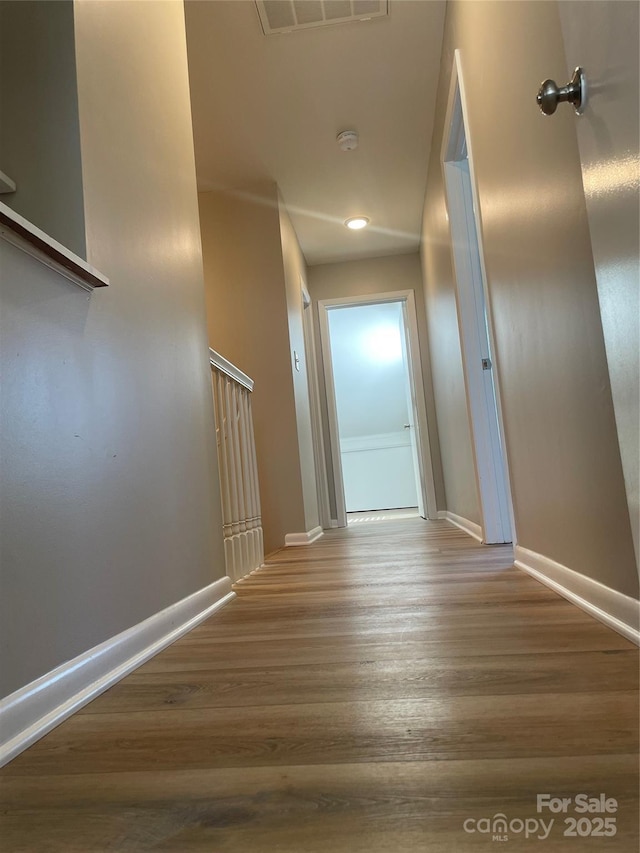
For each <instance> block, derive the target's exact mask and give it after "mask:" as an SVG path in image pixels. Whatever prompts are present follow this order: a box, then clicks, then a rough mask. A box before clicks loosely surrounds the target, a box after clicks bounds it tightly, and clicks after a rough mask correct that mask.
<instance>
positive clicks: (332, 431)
mask: <svg viewBox="0 0 640 853" xmlns="http://www.w3.org/2000/svg"><path fill="white" fill-rule="evenodd" d="M318 307H319V312H320V327H321V337H322V353H323V361H324V368H325V383H326V389H327V409H328V415H329V438H330V450H331V457H332V463H333V464H332V468H333V480H334V484H335V495H336V511H337V516H338V518H337V524H338V526H339V527H344V526H346V524H347V513H363V512H366V513H371V512H379V511H382V510H387V511H388V510H405V511H406V510H409V509H411V508H414V509H415V511H416V512H417V513H419V514H420V515H421V516H422V517H425V518H426V517H432V518H434V517H437V513H436V510H435V493H434V489H433V477H432V472H431V458H430V454H429V448H428V433H427V427H426V407H425V403H424V393H423V391H422V379H421V374H420V373H419V364H420V360H419V350H418V345H417V324H416V322H415V306H414V302H413V292H412V291H402V292H398V293H394V294H380V295H377V296H372V297H362V298H360V299H338V300H325V301H322V302H320V303H319V306H318ZM416 368H417V371H418V373H417V371H416ZM416 374H417V375H416Z"/></svg>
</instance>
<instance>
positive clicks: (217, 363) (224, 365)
mask: <svg viewBox="0 0 640 853" xmlns="http://www.w3.org/2000/svg"><path fill="white" fill-rule="evenodd" d="M209 361H210V363H211V364H212V365H213V367H217V368H218V370H220V371H221V372H222V373H224V374H225V375H226V376H228V377H229V378H230V379H235V381H236V382H237V383H238V384H240V385H243V386H244V387H245V388H247V390H249V391H253V379H251V378H250V377H249V376H247V374H246V373H243V372H242V371H241V370H240V369H239V368H237V367H236V366H235V364H232V363H231V362H230V361H229V360H228V359H226V358H225V357H224V356H223V355H220V353H219V352H216V351H215V350H214V349H211V347H209Z"/></svg>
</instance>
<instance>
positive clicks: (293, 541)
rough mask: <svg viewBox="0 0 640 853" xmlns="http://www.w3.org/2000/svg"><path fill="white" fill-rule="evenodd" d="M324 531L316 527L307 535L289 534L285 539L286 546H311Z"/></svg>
mask: <svg viewBox="0 0 640 853" xmlns="http://www.w3.org/2000/svg"><path fill="white" fill-rule="evenodd" d="M323 533H324V530H323V529H322V528H321V527H314V528H313V530H308V531H307V532H306V533H287V535H286V536H285V537H284V544H285V545H286V546H289V545H311V543H312V542H315V541H316V539H319V538H320V537H321V536H322V534H323Z"/></svg>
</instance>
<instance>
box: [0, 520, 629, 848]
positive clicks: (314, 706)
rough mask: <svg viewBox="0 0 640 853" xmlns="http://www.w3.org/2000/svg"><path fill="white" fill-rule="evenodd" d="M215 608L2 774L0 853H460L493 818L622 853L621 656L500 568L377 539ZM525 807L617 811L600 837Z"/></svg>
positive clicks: (331, 544) (563, 844) (416, 530)
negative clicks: (541, 801) (580, 800)
mask: <svg viewBox="0 0 640 853" xmlns="http://www.w3.org/2000/svg"><path fill="white" fill-rule="evenodd" d="M236 591H237V593H238V598H237V599H236V600H235V601H234V602H232V603H231V604H230V605H228V606H227V607H226V608H225V609H224V610H222V611H220V612H219V613H217V614H215V615H214V616H213V617H212V618H211V619H210V620H208V621H207V622H206V623H203V624H202V625H201V626H199V627H198V628H196V629H195V630H194V631H192V632H191V633H190V634H189V635H188V636H186V637H184V638H183V639H182V640H179V641H178V642H177V643H175V644H174V645H173V646H171V647H169V648H168V649H166V650H165V651H164V652H162V653H161V654H160V655H158V656H157V657H156V658H154V659H153V660H151V661H149V662H148V663H147V664H145V665H144V666H143V667H141V668H140V669H138V670H137V671H136V672H134V673H133V674H132V675H130V676H128V677H127V678H126V679H124V680H123V681H122V682H120V683H119V684H117V685H116V686H114V687H113V688H111V690H109V691H107V692H106V693H105V694H103V696H101V697H99V698H98V699H96V700H95V701H94V702H92V703H91V704H90V705H88V706H87V707H86V708H84V709H83V710H82V711H81V712H79V713H78V714H76V715H75V716H74V717H72V718H71V719H69V720H67V721H66V722H65V723H63V724H62V725H61V726H59V727H58V728H57V729H55V730H54V731H53V732H51V733H50V734H49V735H47V736H46V737H45V738H43V739H42V740H41V741H39V742H38V743H37V744H35V745H34V746H33V747H32V748H31V749H29V750H27V751H26V752H25V753H23V754H22V755H21V756H19V757H18V758H17V759H16V760H15V761H13V762H11V763H10V764H9V765H8V766H7V767H5V768H4V769H3V770H2V771H0V802H1V809H0V850H2V851H3V853H5V851H6V853H27V851H28V853H32V851H34V853H35V851H37V852H38V853H40V851H51V853H62V851H64V853H67V851H68V852H69V853H73V852H74V851H79V853H80V851H81V853H102V852H103V851H146V850H157V851H169V852H170V853H182V851H185V853H187V851H210V852H211V853H218V851H220V853H227V851H229V853H267V851H268V853H272V852H273V853H342V851H344V853H347V851H348V853H360V851H362V853H364V851H367V852H368V853H371V851H373V853H403V851H406V852H407V853H409V851H426V850H429V851H442V853H457V851H461V853H466V851H467V850H469V851H472V850H475V851H478V850H480V851H481V850H487V851H488V850H495V849H496V845H498V848H500V844H499V843H498V842H497V841H493V840H492V834H491V833H486V832H481V831H479V829H480V828H483V826H484V825H483V824H482V823H477V822H476V821H477V820H478V819H482V818H492V817H493V816H494V815H496V814H498V813H501V814H504V815H506V816H507V818H508V820H509V821H510V822H511V824H512V826H511V828H510V830H509V833H508V834H509V838H508V842H502V846H503V847H504V848H506V849H508V850H516V851H520V850H525V849H526V850H531V849H534V850H535V849H536V848H537V845H542V847H541V849H545V850H552V851H568V852H569V853H571V851H601V850H602V851H604V850H607V851H615V853H622V851H625V853H626V851H634V853H635V851H637V849H638V759H637V749H638V743H637V741H638V737H637V732H638V650H637V649H636V648H635V647H634V646H633V645H632V644H631V643H629V642H628V641H627V640H625V639H624V638H623V637H621V636H619V635H618V634H616V633H614V632H613V631H610V630H609V629H608V628H606V627H604V626H603V625H601V624H600V623H598V622H596V621H594V620H593V619H591V618H590V617H589V616H587V615H586V614H585V613H583V612H582V611H580V610H578V609H577V608H575V607H573V606H572V605H571V604H569V603H567V602H566V601H564V600H563V599H561V598H559V597H558V596H557V595H555V593H553V592H551V591H550V590H548V589H547V588H546V587H544V586H542V585H541V584H539V583H537V582H536V581H534V580H533V579H532V578H530V577H528V576H527V575H525V574H523V573H521V572H519V571H518V570H516V569H514V568H513V566H512V555H511V550H510V548H506V547H483V546H480V545H478V544H477V543H476V542H475V541H474V540H473V539H471V538H470V537H468V536H466V535H465V534H464V533H462V532H461V531H459V530H457V529H456V528H454V527H452V526H451V525H449V524H448V523H447V522H444V521H443V522H424V521H422V520H421V519H415V518H408V519H394V520H392V521H379V520H376V521H375V523H370V524H367V523H359V524H357V525H354V526H351V527H349V528H348V529H347V530H345V531H331V532H329V533H327V534H326V535H325V537H323V539H321V540H320V541H318V542H316V543H314V544H313V545H312V546H309V547H307V548H290V549H286V550H284V551H280V552H278V553H277V554H275V555H273V556H272V557H271V558H270V559H269V560H268V562H267V566H266V567H264V568H262V569H260V570H259V571H258V572H257V573H255V574H254V575H252V576H250V577H249V578H247V579H246V580H244V581H242V582H240V583H239V584H237V585H236ZM539 793H540V794H543V793H549V794H552V795H553V796H557V797H567V798H568V797H575V796H576V795H577V794H581V793H586V794H588V795H590V796H598V795H600V794H601V793H605V794H606V795H607V796H608V797H614V798H615V799H616V800H617V802H618V807H617V811H616V812H615V814H614V815H613V816H614V817H615V819H616V825H615V826H616V835H615V836H614V837H602V836H591V837H580V836H579V835H576V837H572V836H565V835H564V834H563V833H564V832H565V830H567V829H570V828H571V827H570V826H568V825H565V823H564V821H565V818H567V817H570V816H572V815H574V811H573V807H574V806H573V804H572V805H571V806H569V810H568V812H567V813H566V814H551V813H549V812H545V813H538V812H537V803H536V795H537V794H539ZM606 816H611V815H606ZM575 817H576V818H580V817H583V816H582V815H580V814H575ZM595 817H596V815H594V814H588V815H587V819H588V820H589V821H594V818H595ZM540 818H542V819H544V820H545V824H547V825H548V823H549V820H550V819H551V818H553V819H554V825H553V826H552V827H551V828H550V829H549V833H548V837H546V838H545V839H542V838H538V837H537V835H536V833H542V832H544V828H543V827H542V826H540V825H539V824H537V825H536V826H537V829H536V832H534V831H533V828H532V827H533V823H532V821H538V820H539V819H540ZM465 821H467V824H466V825H467V827H468V828H475V831H474V832H467V831H465V829H464V826H463V825H464V823H465ZM521 825H522V830H520V826H521ZM526 827H529V830H530V834H531V837H529V838H526V837H525V828H526ZM585 827H586V828H589V827H591V828H594V826H593V825H592V824H591V823H590V824H589V827H587V825H586V824H584V823H583V824H581V828H582V830H583V831H584V829H585ZM595 828H596V829H597V825H596V826H595Z"/></svg>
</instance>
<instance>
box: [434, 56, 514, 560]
mask: <svg viewBox="0 0 640 853" xmlns="http://www.w3.org/2000/svg"><path fill="white" fill-rule="evenodd" d="M465 116H466V111H465V104H464V89H463V86H462V80H461V77H460V55H459V51H457V50H456V52H455V59H454V67H453V74H452V81H451V92H450V97H449V108H448V111H447V120H446V124H445V128H447V130H446V131H445V136H444V139H443V145H442V167H443V172H444V182H445V191H446V199H447V208H448V215H449V227H450V229H451V245H452V254H453V267H454V273H455V281H456V307H457V312H458V327H459V330H460V348H461V352H462V365H463V371H464V380H465V387H466V394H467V408H468V412H469V421H470V426H471V436H472V450H473V456H474V462H475V472H476V483H477V488H478V496H479V499H480V511H481V515H482V530H483V542H485V543H487V544H500V543H507V542H512V541H514V535H513V532H514V529H515V527H514V522H513V508H512V504H511V494H510V489H509V478H508V468H507V459H506V454H505V452H504V440H503V436H504V433H503V430H502V418H501V409H500V400H499V393H498V387H497V380H496V364H495V357H494V348H493V346H492V331H491V328H492V327H491V318H490V313H489V311H488V309H487V300H486V294H485V289H486V283H485V281H486V279H485V272H484V263H483V256H482V247H481V240H480V233H481V232H480V227H479V223H478V222H477V221H476V218H477V215H478V210H479V208H478V204H477V198H476V192H475V186H474V181H473V163H472V157H471V151H470V145H469V140H468V136H467V129H466V118H465Z"/></svg>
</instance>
